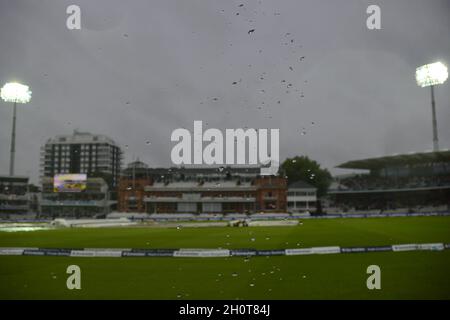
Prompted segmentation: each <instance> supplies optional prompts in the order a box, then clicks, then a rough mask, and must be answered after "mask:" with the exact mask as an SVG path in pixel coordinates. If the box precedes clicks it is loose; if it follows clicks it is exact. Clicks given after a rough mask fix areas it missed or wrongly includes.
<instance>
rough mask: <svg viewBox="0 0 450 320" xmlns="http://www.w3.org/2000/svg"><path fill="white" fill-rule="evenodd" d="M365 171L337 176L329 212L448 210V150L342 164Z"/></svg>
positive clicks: (449, 190) (449, 193) (449, 154)
mask: <svg viewBox="0 0 450 320" xmlns="http://www.w3.org/2000/svg"><path fill="white" fill-rule="evenodd" d="M337 168H343V169H357V170H367V171H368V172H367V173H364V174H353V175H346V176H342V177H337V178H336V181H334V183H333V184H332V186H331V187H330V190H329V193H328V194H329V201H330V205H329V207H328V211H329V212H334V211H335V212H355V211H366V212H368V213H377V212H378V213H389V212H390V213H397V212H444V211H449V209H450V151H449V150H442V151H436V152H422V153H410V154H401V155H393V156H385V157H378V158H370V159H364V160H354V161H349V162H346V163H343V164H341V165H339V166H337Z"/></svg>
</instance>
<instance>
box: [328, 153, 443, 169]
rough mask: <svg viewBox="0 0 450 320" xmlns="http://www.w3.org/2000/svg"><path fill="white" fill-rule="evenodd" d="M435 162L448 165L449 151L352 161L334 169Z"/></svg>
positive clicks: (376, 167)
mask: <svg viewBox="0 0 450 320" xmlns="http://www.w3.org/2000/svg"><path fill="white" fill-rule="evenodd" d="M436 162H449V163H450V150H448V149H446V150H441V151H430V152H417V153H406V154H394V155H390V156H384V157H376V158H368V159H362V160H353V161H347V162H345V163H342V164H340V165H338V166H336V168H342V169H365V170H370V169H380V168H385V167H387V166H398V165H400V166H401V165H409V164H421V163H422V164H423V163H436Z"/></svg>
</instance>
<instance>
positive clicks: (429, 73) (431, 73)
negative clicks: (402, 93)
mask: <svg viewBox="0 0 450 320" xmlns="http://www.w3.org/2000/svg"><path fill="white" fill-rule="evenodd" d="M447 78H448V71H447V67H446V66H445V65H444V64H443V63H442V62H435V63H431V64H426V65H423V66H421V67H418V68H417V69H416V81H417V85H419V86H420V87H422V88H423V87H429V86H434V85H436V84H442V83H444V82H445V80H447Z"/></svg>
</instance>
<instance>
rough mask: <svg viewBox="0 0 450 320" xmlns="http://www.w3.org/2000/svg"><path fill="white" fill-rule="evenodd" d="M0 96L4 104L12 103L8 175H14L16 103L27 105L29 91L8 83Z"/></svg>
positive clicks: (18, 84)
mask: <svg viewBox="0 0 450 320" xmlns="http://www.w3.org/2000/svg"><path fill="white" fill-rule="evenodd" d="M0 96H1V98H2V99H3V100H5V101H6V102H13V103H14V110H13V124H12V132H11V154H10V160H9V175H10V176H13V175H14V157H15V153H16V107H17V103H27V102H29V101H30V99H31V91H30V90H29V88H28V86H25V85H23V84H20V83H17V82H10V83H7V84H5V85H4V86H3V88H2V89H1V91H0Z"/></svg>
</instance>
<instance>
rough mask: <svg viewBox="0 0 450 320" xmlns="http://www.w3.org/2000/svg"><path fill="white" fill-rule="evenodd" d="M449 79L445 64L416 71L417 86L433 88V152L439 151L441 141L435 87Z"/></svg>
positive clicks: (431, 64)
mask: <svg viewBox="0 0 450 320" xmlns="http://www.w3.org/2000/svg"><path fill="white" fill-rule="evenodd" d="M447 78H448V71H447V67H446V66H445V64H443V63H442V62H435V63H430V64H426V65H423V66H421V67H418V68H417V69H416V81H417V85H418V86H420V87H422V88H424V87H430V88H431V113H432V118H433V150H434V151H439V139H438V130H437V120H436V103H435V101H434V86H435V85H437V84H443V83H444V82H445V80H447Z"/></svg>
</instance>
